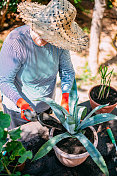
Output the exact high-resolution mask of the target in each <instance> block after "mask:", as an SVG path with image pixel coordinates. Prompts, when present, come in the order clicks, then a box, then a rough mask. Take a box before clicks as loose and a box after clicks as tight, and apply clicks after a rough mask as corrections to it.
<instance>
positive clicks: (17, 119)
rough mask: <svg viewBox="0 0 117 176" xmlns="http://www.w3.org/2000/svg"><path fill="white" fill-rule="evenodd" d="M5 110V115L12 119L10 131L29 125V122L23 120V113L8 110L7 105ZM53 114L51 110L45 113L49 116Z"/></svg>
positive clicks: (4, 107)
mask: <svg viewBox="0 0 117 176" xmlns="http://www.w3.org/2000/svg"><path fill="white" fill-rule="evenodd" d="M3 109H4V113H6V114H9V115H10V117H11V123H10V127H9V128H8V130H11V129H13V128H16V127H18V126H21V125H24V124H26V123H28V121H26V120H24V119H22V118H21V113H19V112H16V111H13V110H9V109H7V107H6V106H5V105H3ZM51 112H52V110H51V108H49V109H48V110H46V111H45V113H47V114H50V113H51Z"/></svg>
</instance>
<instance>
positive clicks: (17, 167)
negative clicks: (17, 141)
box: [9, 162, 25, 172]
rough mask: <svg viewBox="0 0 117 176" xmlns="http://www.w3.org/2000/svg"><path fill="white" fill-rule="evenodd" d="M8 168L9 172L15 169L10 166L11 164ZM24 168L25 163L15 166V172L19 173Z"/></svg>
mask: <svg viewBox="0 0 117 176" xmlns="http://www.w3.org/2000/svg"><path fill="white" fill-rule="evenodd" d="M9 167H10V169H11V170H14V168H15V166H13V165H11V164H9ZM24 167H25V162H24V163H22V164H18V165H17V166H16V168H15V170H16V171H20V172H21V171H23V169H24Z"/></svg>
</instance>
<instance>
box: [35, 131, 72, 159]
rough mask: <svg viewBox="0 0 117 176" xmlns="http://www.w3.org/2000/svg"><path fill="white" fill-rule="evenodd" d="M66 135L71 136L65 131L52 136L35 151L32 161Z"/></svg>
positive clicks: (40, 156)
mask: <svg viewBox="0 0 117 176" xmlns="http://www.w3.org/2000/svg"><path fill="white" fill-rule="evenodd" d="M68 137H71V135H70V134H69V133H67V132H66V133H62V134H59V135H57V136H54V137H53V138H51V139H50V140H48V141H47V142H46V143H45V144H44V145H43V146H42V147H41V148H40V149H39V151H38V152H37V153H36V155H35V156H34V158H33V161H35V160H37V159H40V158H42V157H43V156H45V155H46V154H47V153H48V152H49V151H50V150H51V149H52V147H54V146H55V145H56V144H57V143H58V142H59V141H61V140H62V139H65V138H68Z"/></svg>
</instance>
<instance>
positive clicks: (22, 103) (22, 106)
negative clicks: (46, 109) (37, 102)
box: [17, 98, 33, 121]
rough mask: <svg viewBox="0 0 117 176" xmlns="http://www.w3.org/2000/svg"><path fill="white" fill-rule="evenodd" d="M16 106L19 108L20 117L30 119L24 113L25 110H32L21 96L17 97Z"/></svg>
mask: <svg viewBox="0 0 117 176" xmlns="http://www.w3.org/2000/svg"><path fill="white" fill-rule="evenodd" d="M17 106H18V107H19V108H20V109H21V118H22V119H24V120H26V121H30V120H28V119H27V118H26V117H25V115H24V112H25V110H30V111H33V109H32V108H31V107H30V105H29V104H28V103H27V102H26V101H25V100H24V99H23V98H19V99H18V101H17Z"/></svg>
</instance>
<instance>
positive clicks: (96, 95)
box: [89, 66, 117, 114]
mask: <svg viewBox="0 0 117 176" xmlns="http://www.w3.org/2000/svg"><path fill="white" fill-rule="evenodd" d="M99 73H100V76H101V83H100V85H96V86H94V87H92V88H91V89H90V91H89V100H90V105H91V107H92V109H94V108H95V107H97V106H99V105H103V104H108V106H106V107H104V108H102V109H100V110H98V111H96V113H97V114H98V113H110V112H112V110H113V109H114V108H115V107H116V105H117V90H116V89H115V88H113V87H111V86H110V83H111V76H112V73H113V69H112V70H111V71H110V72H109V73H108V68H107V66H104V68H102V66H100V69H99Z"/></svg>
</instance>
